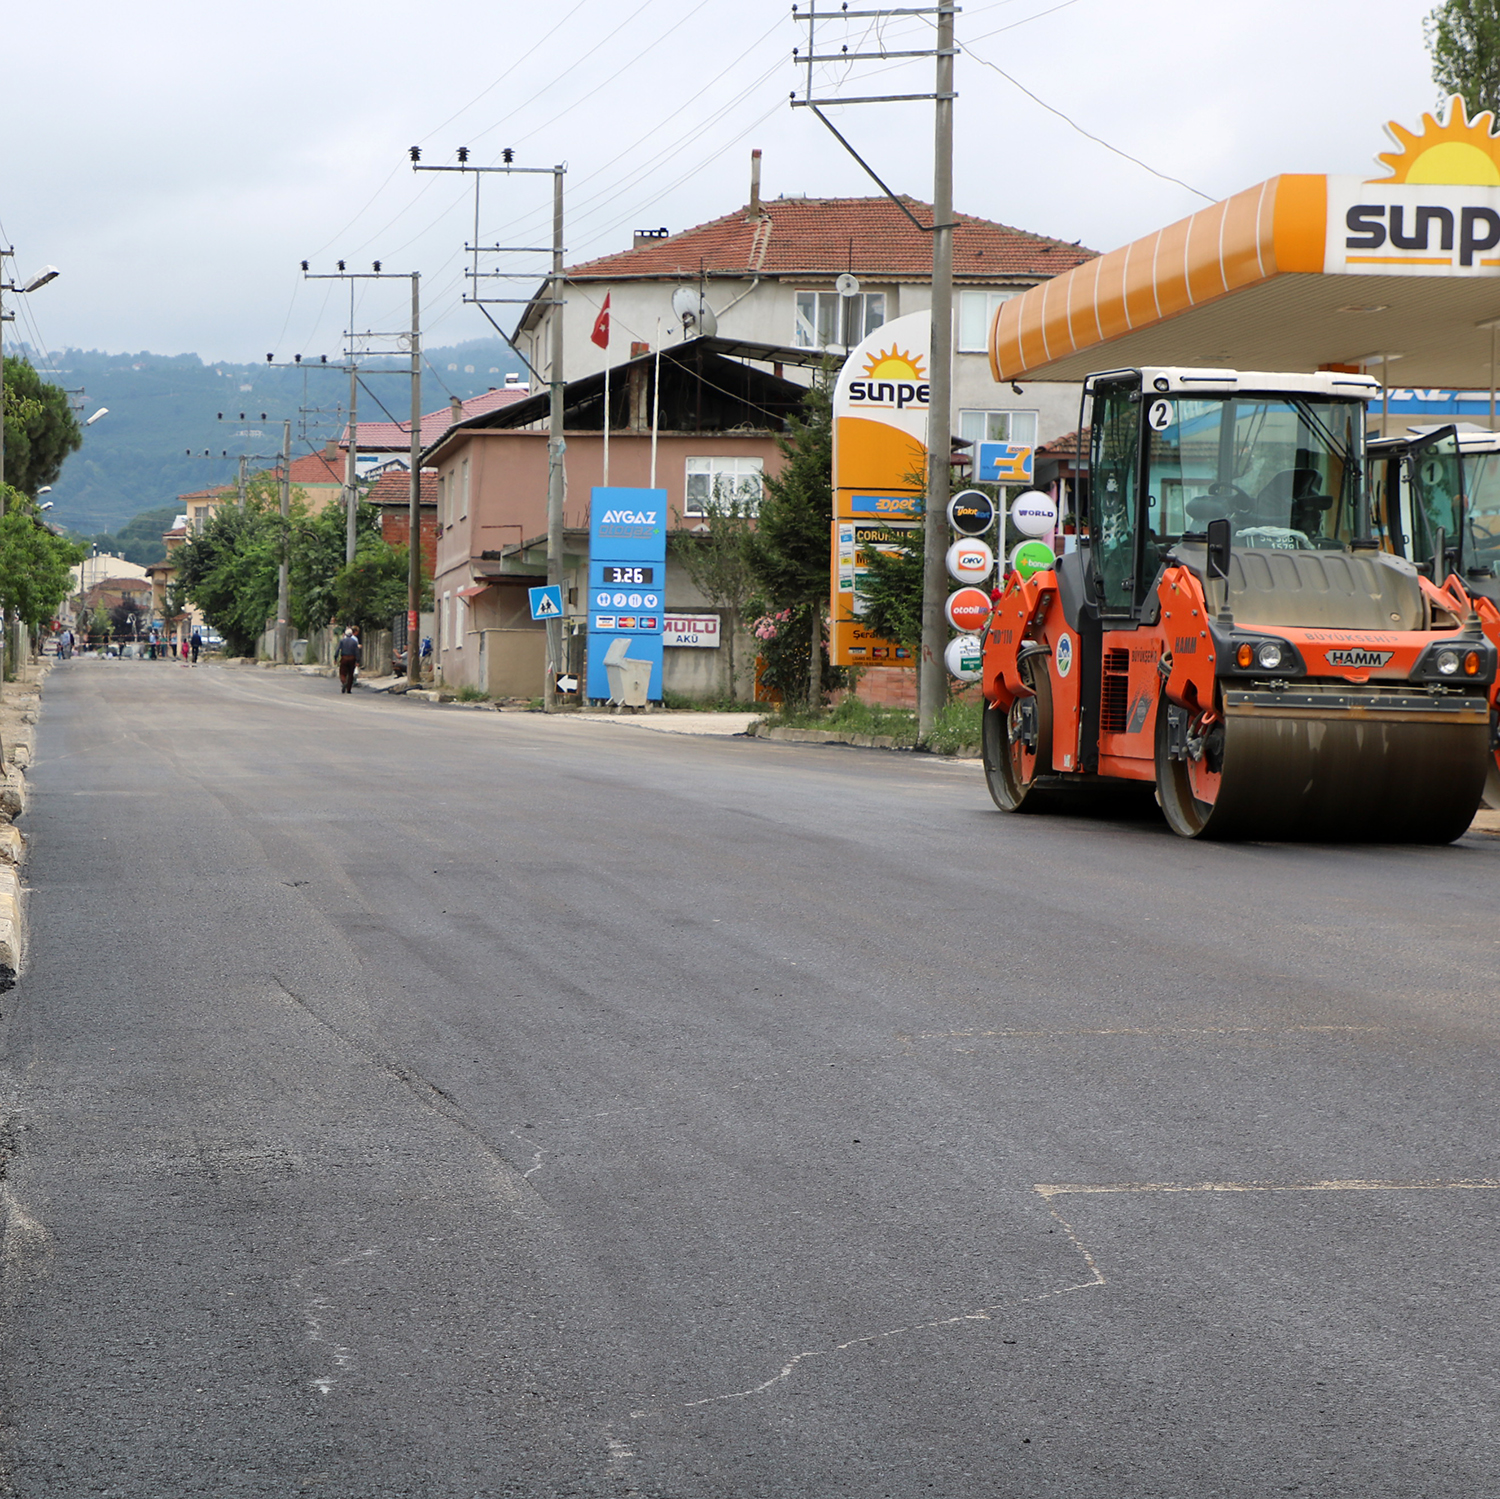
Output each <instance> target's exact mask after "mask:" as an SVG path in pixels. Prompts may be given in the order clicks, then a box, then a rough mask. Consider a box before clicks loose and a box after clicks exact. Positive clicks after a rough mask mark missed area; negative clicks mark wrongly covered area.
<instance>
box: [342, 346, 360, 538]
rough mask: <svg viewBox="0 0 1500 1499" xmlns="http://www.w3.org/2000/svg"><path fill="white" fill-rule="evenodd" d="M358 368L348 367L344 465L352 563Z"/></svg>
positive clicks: (346, 529)
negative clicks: (347, 448)
mask: <svg viewBox="0 0 1500 1499" xmlns="http://www.w3.org/2000/svg"><path fill="white" fill-rule="evenodd" d="M358 400H359V367H358V366H357V365H355V364H353V363H351V364H350V366H349V456H348V458H347V459H346V460H345V463H344V510H345V517H346V520H345V527H344V561H345V562H353V561H354V542H355V535H354V522H355V514H356V511H357V510H358V508H359V414H358V407H357V402H358Z"/></svg>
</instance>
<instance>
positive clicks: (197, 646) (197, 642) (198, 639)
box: [192, 630, 203, 666]
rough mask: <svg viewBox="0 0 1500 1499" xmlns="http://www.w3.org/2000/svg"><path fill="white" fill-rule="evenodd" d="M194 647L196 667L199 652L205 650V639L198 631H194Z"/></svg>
mask: <svg viewBox="0 0 1500 1499" xmlns="http://www.w3.org/2000/svg"><path fill="white" fill-rule="evenodd" d="M192 645H193V665H194V666H196V665H197V664H198V652H199V651H201V650H202V649H203V637H202V636H201V635H200V634H199V633H198V632H197V630H194V631H193V641H192Z"/></svg>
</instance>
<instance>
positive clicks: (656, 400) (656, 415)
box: [651, 318, 661, 489]
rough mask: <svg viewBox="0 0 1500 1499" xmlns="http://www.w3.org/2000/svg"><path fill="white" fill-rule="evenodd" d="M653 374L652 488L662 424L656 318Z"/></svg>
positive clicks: (654, 480) (654, 484) (659, 357)
mask: <svg viewBox="0 0 1500 1499" xmlns="http://www.w3.org/2000/svg"><path fill="white" fill-rule="evenodd" d="M654 363H655V368H654V370H653V371H652V374H651V488H652V489H655V488H656V429H657V427H658V426H659V425H660V424H661V319H660V318H657V320H656V359H655V361H654Z"/></svg>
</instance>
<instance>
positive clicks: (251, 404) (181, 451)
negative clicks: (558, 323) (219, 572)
mask: <svg viewBox="0 0 1500 1499" xmlns="http://www.w3.org/2000/svg"><path fill="white" fill-rule="evenodd" d="M6 352H7V353H8V354H10V353H17V352H19V353H22V354H24V355H26V356H27V357H28V358H30V359H31V361H32V363H33V364H35V365H36V367H37V369H38V370H39V371H40V372H41V374H42V376H43V378H45V379H47V380H50V381H52V382H53V383H55V384H58V385H61V386H63V387H64V388H65V389H67V390H68V391H69V392H70V393H71V394H72V396H73V404H74V407H75V409H77V410H78V411H79V420H80V421H83V420H85V419H86V418H87V417H88V416H89V415H90V414H91V413H93V412H95V411H97V410H98V409H99V408H100V407H107V408H108V415H106V416H103V417H101V418H100V419H99V420H98V421H96V422H94V423H93V424H92V425H91V426H89V427H87V428H85V430H84V438H83V447H82V448H81V449H80V450H79V451H78V452H76V453H74V454H72V455H71V456H70V457H69V458H68V460H67V462H66V463H65V464H64V465H63V471H62V475H61V476H60V477H59V479H58V481H57V483H56V484H54V485H53V486H52V492H51V494H49V495H48V496H47V498H48V499H50V500H51V501H52V505H53V508H52V511H51V512H50V519H51V520H53V521H54V522H56V523H57V524H59V525H62V526H65V527H66V528H67V529H68V530H70V531H73V532H75V533H76V534H78V535H81V536H97V535H99V534H101V533H105V532H117V531H120V530H121V529H123V528H124V526H125V524H126V522H128V521H130V520H131V519H132V518H133V517H136V516H138V515H140V514H142V512H145V511H155V510H163V509H166V508H168V507H172V506H174V505H175V502H176V498H177V496H178V495H179V494H189V493H192V492H193V491H195V490H200V489H207V488H209V487H210V486H211V485H214V484H224V483H228V482H229V481H230V480H232V479H233V477H234V474H235V471H236V462H235V459H236V457H237V455H238V454H239V453H241V452H253V453H254V454H255V455H256V461H255V462H254V463H253V464H252V467H253V468H254V467H268V466H269V465H270V463H271V462H272V461H273V460H274V455H275V453H276V452H277V451H278V450H279V448H280V446H281V431H282V425H281V424H282V422H283V420H284V419H286V418H288V417H290V418H291V419H292V455H293V457H298V456H300V455H301V454H304V453H309V452H312V451H314V450H316V449H317V448H320V447H322V445H323V444H324V443H325V442H327V441H328V440H329V439H330V438H333V437H337V436H338V434H339V432H340V431H341V430H342V429H343V427H344V424H345V421H346V419H347V415H348V412H347V406H348V401H349V377H348V375H347V373H345V372H344V371H342V370H340V369H338V368H337V367H334V366H327V367H325V366H322V365H318V364H304V365H301V366H297V367H294V368H286V367H281V368H272V367H269V366H267V365H254V364H230V363H225V362H223V361H215V362H212V363H205V362H204V361H203V360H202V359H200V358H199V357H198V356H197V355H196V354H172V355H167V354H149V353H141V354H105V353H100V352H98V351H97V350H84V349H66V350H63V351H62V352H61V353H57V354H54V355H52V356H51V357H50V358H48V359H43V358H40V357H38V356H37V355H36V354H35V352H33V351H32V350H30V349H27V348H26V347H25V346H24V345H23V346H21V347H20V348H19V349H17V348H15V347H12V346H9V345H8V346H7V349H6ZM523 370H524V366H523V364H522V363H521V360H520V358H519V357H518V356H517V355H516V353H515V351H514V350H513V349H512V348H511V347H510V345H509V344H507V343H504V342H502V341H501V340H500V339H493V338H491V339H475V340H473V341H471V342H468V343H461V344H454V345H451V346H447V347H443V348H434V349H428V350H426V351H425V363H424V366H423V370H422V407H423V410H425V411H435V410H437V409H438V408H439V407H441V406H442V405H444V404H445V403H446V401H447V400H448V398H449V396H458V397H460V398H462V399H465V400H467V399H468V398H469V397H470V396H476V395H482V394H483V393H484V392H485V391H486V390H488V389H489V388H490V387H491V386H494V385H502V384H504V382H505V376H506V375H507V374H510V373H521V372H522V371H523ZM361 371H362V379H363V384H364V385H365V386H366V387H367V388H365V389H362V390H361V392H360V398H359V399H360V416H361V417H362V418H363V419H364V420H366V421H386V420H406V419H408V418H409V417H410V415H411V396H410V393H409V388H408V381H407V378H405V375H406V371H405V367H404V362H403V361H400V360H397V359H385V360H379V359H371V360H369V361H362V362H361ZM522 378H523V379H524V378H526V377H525V375H524V374H522ZM382 408H384V409H382ZM241 412H244V413H245V414H246V421H245V422H243V423H241V422H240V421H239V420H238V418H239V414H240V413H241ZM262 412H264V413H265V417H266V419H265V421H264V422H262V421H261V420H260V417H261V413H262ZM220 413H223V414H224V416H225V417H226V418H227V420H226V421H220V420H219V415H220ZM205 450H206V451H207V452H208V453H210V454H212V456H211V457H207V458H205V457H204V456H203V455H204V452H205ZM225 452H227V453H228V455H229V456H228V457H227V458H225V457H222V456H220V455H221V454H224V453H225ZM189 454H191V456H189ZM169 523H170V522H169Z"/></svg>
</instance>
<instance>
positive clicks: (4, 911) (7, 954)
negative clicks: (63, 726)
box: [0, 660, 53, 994]
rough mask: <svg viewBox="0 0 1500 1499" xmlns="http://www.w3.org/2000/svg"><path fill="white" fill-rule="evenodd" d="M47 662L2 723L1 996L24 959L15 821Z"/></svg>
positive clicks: (21, 842) (21, 851)
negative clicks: (16, 711)
mask: <svg viewBox="0 0 1500 1499" xmlns="http://www.w3.org/2000/svg"><path fill="white" fill-rule="evenodd" d="M52 666H53V663H52V662H51V661H45V660H44V661H42V662H41V663H40V664H39V665H38V666H37V668H36V676H35V678H34V679H33V684H34V686H35V689H36V699H35V701H34V702H33V703H31V704H29V705H28V706H26V707H24V708H22V709H21V710H20V722H19V723H15V724H12V723H7V725H6V729H5V732H4V734H3V736H0V737H3V741H4V746H5V763H4V764H3V765H0V994H3V993H5V992H6V991H7V990H9V989H12V988H14V987H15V984H16V980H17V979H18V978H19V977H20V975H21V971H22V969H23V967H24V966H25V961H26V889H25V886H24V885H23V884H22V883H21V866H22V864H23V863H24V862H25V860H26V835H25V834H24V833H23V832H22V831H21V830H20V828H18V827H17V826H16V825H15V819H16V818H17V817H19V816H21V814H22V813H23V812H25V810H26V767H27V766H28V765H30V764H31V756H32V747H33V730H34V726H35V724H36V721H37V715H38V713H39V712H40V710H41V689H42V683H43V681H45V679H46V677H47V674H48V673H49V672H50V671H51V670H52ZM24 685H31V684H26V683H17V684H15V686H12V687H10V688H9V689H8V690H6V691H3V692H0V703H4V704H7V705H8V704H10V703H11V702H13V701H14V695H15V693H16V690H17V688H19V687H21V686H24Z"/></svg>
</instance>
